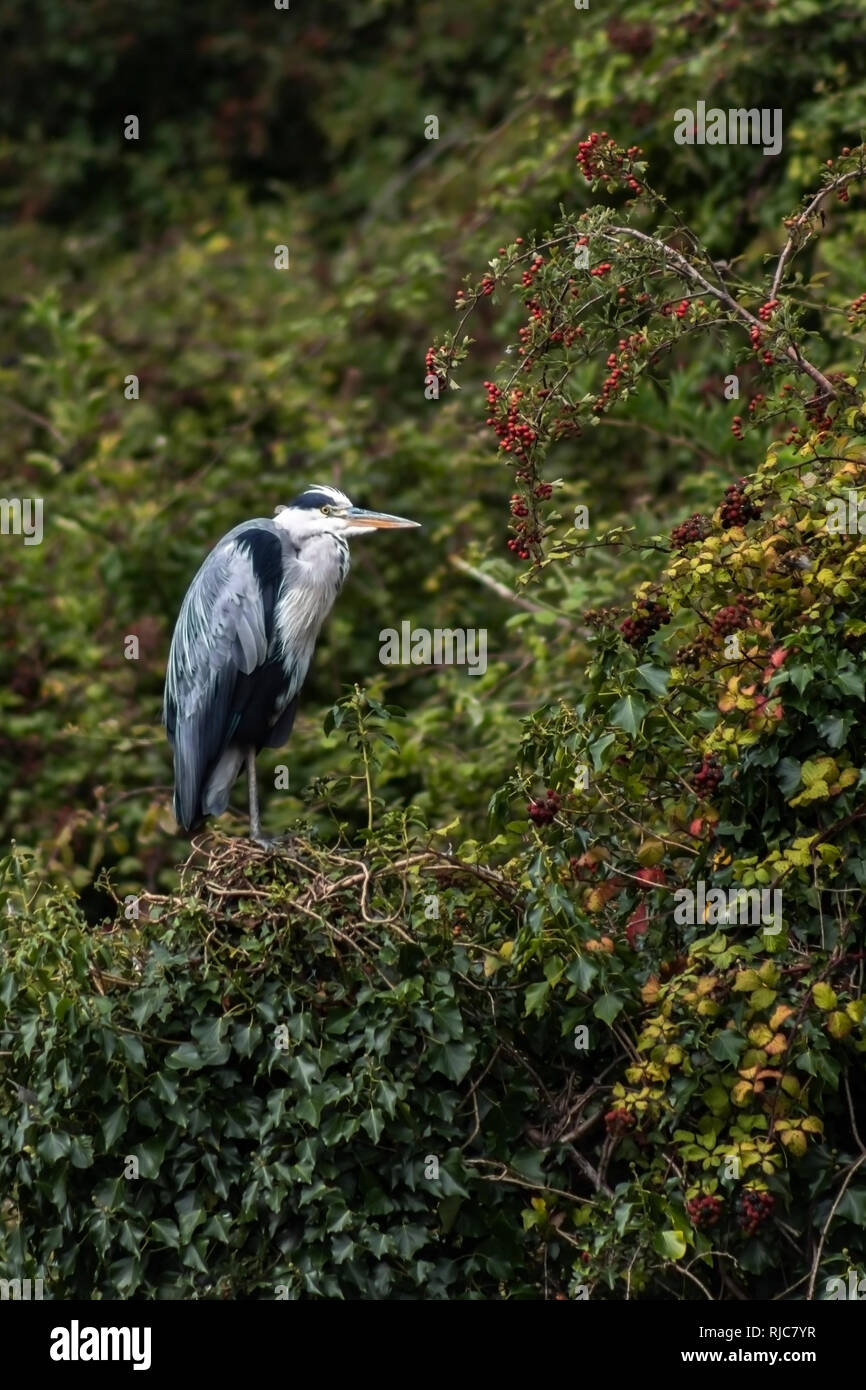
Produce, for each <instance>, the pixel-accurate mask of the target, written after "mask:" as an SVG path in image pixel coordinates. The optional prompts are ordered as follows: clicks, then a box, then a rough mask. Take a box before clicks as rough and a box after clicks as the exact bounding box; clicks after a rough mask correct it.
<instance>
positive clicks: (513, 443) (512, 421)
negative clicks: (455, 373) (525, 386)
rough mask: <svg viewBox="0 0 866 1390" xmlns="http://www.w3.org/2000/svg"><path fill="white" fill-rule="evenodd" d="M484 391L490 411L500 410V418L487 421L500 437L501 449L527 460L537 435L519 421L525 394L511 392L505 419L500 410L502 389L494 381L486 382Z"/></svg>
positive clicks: (490, 418) (489, 416)
mask: <svg viewBox="0 0 866 1390" xmlns="http://www.w3.org/2000/svg"><path fill="white" fill-rule="evenodd" d="M484 389H485V390H486V392H487V408H488V410H491V411H493V410H497V409H500V414H499V416H496V415H488V417H487V421H486V423H487V424H488V425H490V426H491V427H492V429H494V430H495V431H496V434H497V435H498V436H499V447H500V449H504V451H505V453H506V454H514V455H515V456H516V457H517V458H520V459H525V458H526V457H527V450H528V449H529V447H530V446H531V445H532V444H534V443H535V439H536V434H535V431H534V430H533V428H532V426H531V425H527V424H525V423H523V422H521V421H520V420H519V419H518V412H519V410H520V402H521V400H522V399H523V392H522V391H517V390H515V391H512V392H511V395H510V396H509V398H508V401H509V404H508V410H507V411H506V414H505V417H504V418H503V417H502V414H501V408H500V407H501V400H502V388H501V387H499V386H497V385H496V383H495V382H494V381H485V383H484Z"/></svg>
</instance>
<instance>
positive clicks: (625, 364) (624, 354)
mask: <svg viewBox="0 0 866 1390" xmlns="http://www.w3.org/2000/svg"><path fill="white" fill-rule="evenodd" d="M643 345H644V340H643V338H642V337H641V335H640V333H630V334H629V336H628V337H627V338H620V340H619V342H618V343H617V351H616V352H611V353H609V354H608V359H607V365H608V367H610V368H611V370H610V372H609V374H608V375H607V376H606V377H605V379H604V381H603V382H602V383H601V395H600V396H596V399H595V402H594V404H593V407H592V412H593V414H594V415H602V414H604V411H605V410H606V409H607V406H608V403H609V402H610V401H611V400H612V399H613V397H614V396H615V395H616V394H617V392H618V390H619V388H620V382H621V378H622V377H623V376H624V374H625V372H626V371H627V370H628V368H629V367H630V366H631V361H632V353H635V352H637V351H638V349H639V348H641V347H643Z"/></svg>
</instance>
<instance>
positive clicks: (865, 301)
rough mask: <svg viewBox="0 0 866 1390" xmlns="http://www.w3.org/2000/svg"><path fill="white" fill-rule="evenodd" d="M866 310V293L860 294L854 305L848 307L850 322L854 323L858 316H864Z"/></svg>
mask: <svg viewBox="0 0 866 1390" xmlns="http://www.w3.org/2000/svg"><path fill="white" fill-rule="evenodd" d="M864 309H866V292H864V293H863V294H858V296H857V298H856V299H855V300H854V301H853V303H851V304H849V306H848V322H849V323H853V322H854V320H855V318H856V317H857V315H858V314H862V313H863V311H864Z"/></svg>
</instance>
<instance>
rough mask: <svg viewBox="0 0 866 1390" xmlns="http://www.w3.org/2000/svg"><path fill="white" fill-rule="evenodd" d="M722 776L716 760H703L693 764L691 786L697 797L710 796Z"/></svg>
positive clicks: (719, 765)
mask: <svg viewBox="0 0 866 1390" xmlns="http://www.w3.org/2000/svg"><path fill="white" fill-rule="evenodd" d="M723 776H724V772H723V771H722V765H721V763H720V762H719V760H718V758H704V760H703V762H701V763H696V764H695V768H694V771H693V774H692V785H693V786H694V789H695V791H696V792H697V793H698V795H699V796H712V794H713V792H714V791H715V790H716V787H717V786H718V785H719V783H720V782H721V780H722V777H723Z"/></svg>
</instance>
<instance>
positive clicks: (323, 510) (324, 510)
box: [319, 507, 334, 516]
mask: <svg viewBox="0 0 866 1390" xmlns="http://www.w3.org/2000/svg"><path fill="white" fill-rule="evenodd" d="M333 510H334V508H333V507H320V508H319V511H320V512H321V513H322V516H331V514H332V513H333Z"/></svg>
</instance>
